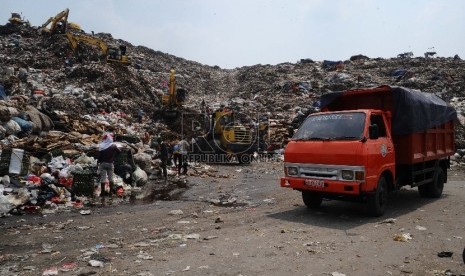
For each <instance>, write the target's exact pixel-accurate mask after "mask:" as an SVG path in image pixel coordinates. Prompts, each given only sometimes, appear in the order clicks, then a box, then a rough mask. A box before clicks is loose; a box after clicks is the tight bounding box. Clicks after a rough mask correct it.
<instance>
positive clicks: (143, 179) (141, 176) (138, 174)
mask: <svg viewBox="0 0 465 276" xmlns="http://www.w3.org/2000/svg"><path fill="white" fill-rule="evenodd" d="M132 179H133V184H134V185H135V186H143V185H145V184H146V183H147V179H148V177H147V173H146V172H145V171H144V170H142V169H141V168H140V167H136V170H135V171H134V172H133V173H132Z"/></svg>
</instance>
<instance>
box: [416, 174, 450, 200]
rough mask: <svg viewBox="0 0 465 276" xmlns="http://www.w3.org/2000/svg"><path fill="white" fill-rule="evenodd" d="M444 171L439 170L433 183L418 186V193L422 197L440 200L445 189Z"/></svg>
mask: <svg viewBox="0 0 465 276" xmlns="http://www.w3.org/2000/svg"><path fill="white" fill-rule="evenodd" d="M444 181H445V176H444V171H443V170H442V168H440V167H439V168H437V169H436V173H435V177H434V179H433V181H432V182H430V183H428V184H425V185H421V186H418V192H419V193H420V196H421V197H429V198H440V197H441V195H442V190H443V189H444Z"/></svg>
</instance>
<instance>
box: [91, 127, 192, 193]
mask: <svg viewBox="0 0 465 276" xmlns="http://www.w3.org/2000/svg"><path fill="white" fill-rule="evenodd" d="M113 140H114V134H113V133H105V134H104V135H103V137H102V141H101V142H100V144H99V147H98V150H99V152H98V157H97V164H98V174H99V176H100V188H101V193H100V197H102V198H104V197H105V196H109V197H110V198H111V197H112V196H113V193H114V192H115V187H114V183H115V182H114V170H115V166H114V162H115V158H116V156H117V155H118V154H119V153H121V149H120V148H118V146H117V145H116V144H115V143H114V142H113ZM156 149H157V152H158V154H157V156H156V157H157V158H159V159H160V160H161V164H160V168H161V174H162V177H163V178H164V179H167V177H168V171H167V166H168V165H170V164H171V160H173V162H174V166H175V167H177V171H178V174H179V175H181V174H183V175H186V174H187V168H188V163H187V152H188V149H189V143H188V142H187V141H186V140H181V141H178V142H175V143H173V144H172V145H169V144H168V143H166V142H165V141H163V140H162V139H161V138H158V139H157V143H156ZM107 181H108V183H109V186H110V187H109V188H110V189H109V192H108V193H107V192H106V189H105V188H106V187H105V186H106V182H107Z"/></svg>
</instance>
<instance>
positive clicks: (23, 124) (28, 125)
mask: <svg viewBox="0 0 465 276" xmlns="http://www.w3.org/2000/svg"><path fill="white" fill-rule="evenodd" d="M11 120H13V121H15V122H16V123H17V124H18V125H19V127H20V128H21V132H20V134H24V133H29V132H30V131H32V127H33V126H34V125H33V124H32V122H29V121H26V120H24V119H22V118H19V117H13V118H11Z"/></svg>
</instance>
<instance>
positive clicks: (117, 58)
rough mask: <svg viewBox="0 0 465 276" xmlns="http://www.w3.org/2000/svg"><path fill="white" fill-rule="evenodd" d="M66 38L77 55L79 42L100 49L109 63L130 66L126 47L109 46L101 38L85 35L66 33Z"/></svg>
mask: <svg viewBox="0 0 465 276" xmlns="http://www.w3.org/2000/svg"><path fill="white" fill-rule="evenodd" d="M66 37H67V38H68V40H69V43H70V45H71V49H72V50H73V52H75V53H77V52H78V48H79V42H82V43H85V44H87V45H94V46H98V47H99V48H100V51H101V53H102V55H104V56H105V59H106V61H107V62H116V63H120V64H123V65H129V64H130V62H129V58H128V56H127V55H126V46H125V45H120V46H119V47H115V46H109V45H108V44H107V43H106V42H105V41H103V40H102V39H100V38H97V37H93V36H88V35H84V34H73V33H69V32H67V33H66Z"/></svg>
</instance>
